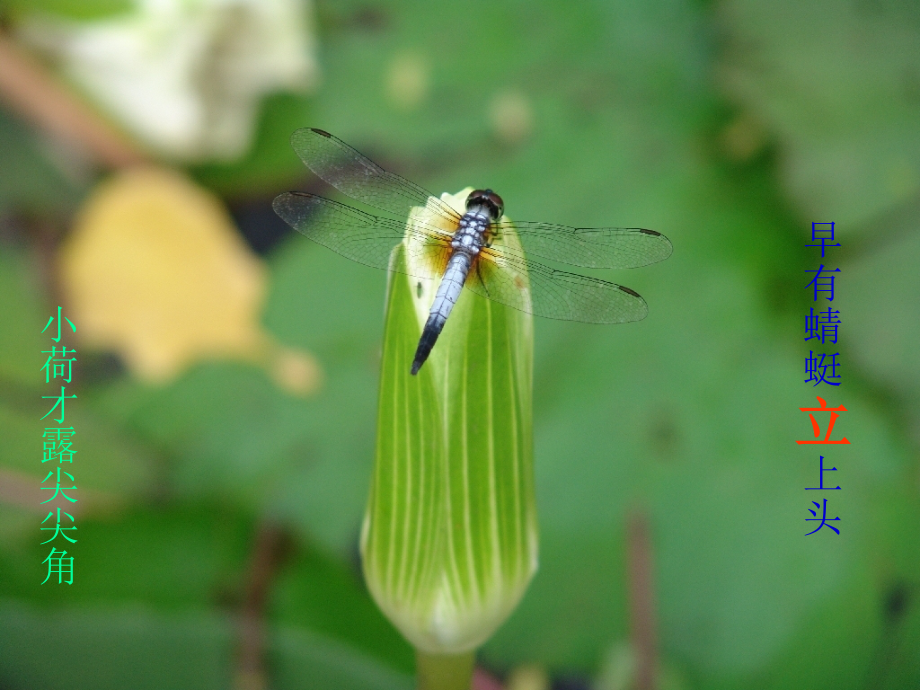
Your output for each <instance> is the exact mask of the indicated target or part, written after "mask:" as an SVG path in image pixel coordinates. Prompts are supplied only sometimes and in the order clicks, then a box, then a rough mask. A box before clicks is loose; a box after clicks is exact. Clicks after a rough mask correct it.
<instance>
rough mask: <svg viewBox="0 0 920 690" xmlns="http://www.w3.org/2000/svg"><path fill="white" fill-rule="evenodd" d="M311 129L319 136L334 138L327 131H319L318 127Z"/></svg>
mask: <svg viewBox="0 0 920 690" xmlns="http://www.w3.org/2000/svg"><path fill="white" fill-rule="evenodd" d="M310 129H312V130H313V131H314V132H316V133H317V134H319V135H321V136H324V137H326V138H327V139H330V138H332V135H331V134H329V132H327V131H326V130H324V129H317V128H316V127H311V128H310Z"/></svg>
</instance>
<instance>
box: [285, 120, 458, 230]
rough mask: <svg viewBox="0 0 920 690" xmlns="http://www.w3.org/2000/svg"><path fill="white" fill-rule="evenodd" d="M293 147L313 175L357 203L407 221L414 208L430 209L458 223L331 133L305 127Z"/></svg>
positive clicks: (414, 186)
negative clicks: (411, 209)
mask: <svg viewBox="0 0 920 690" xmlns="http://www.w3.org/2000/svg"><path fill="white" fill-rule="evenodd" d="M291 146H293V147H294V151H296V152H297V155H298V156H299V157H300V160H302V161H303V162H304V164H305V165H306V166H307V167H308V168H310V170H312V171H313V172H314V173H316V174H317V175H319V176H320V177H321V178H323V179H324V180H325V181H326V182H328V183H329V184H331V185H332V186H333V187H335V188H336V189H338V190H339V191H340V192H342V193H343V194H346V195H348V196H350V197H351V198H352V199H354V200H355V201H360V202H361V203H364V204H367V205H368V206H373V207H374V208H379V209H380V210H381V211H386V212H388V213H392V214H393V215H395V216H397V217H398V218H406V217H407V216H408V215H409V209H410V208H412V207H413V206H422V207H428V208H429V209H430V210H432V211H434V212H435V213H438V214H439V215H441V216H443V217H445V218H447V219H450V220H457V219H459V217H460V216H459V215H458V214H457V213H456V211H454V210H453V209H452V208H450V207H449V206H448V205H447V204H445V203H444V202H442V201H441V200H440V199H438V198H437V197H435V196H433V195H432V194H430V193H429V192H427V191H426V190H424V189H423V188H421V187H419V186H418V185H417V184H415V183H414V182H410V181H409V180H406V179H404V178H402V177H400V176H399V175H396V174H394V173H391V172H387V171H386V170H384V169H383V168H381V167H380V166H379V165H377V164H376V163H374V161H372V160H371V159H370V158H368V157H367V156H364V155H362V154H360V153H358V152H357V151H355V150H354V149H353V148H351V146H349V145H348V144H346V143H345V142H344V141H342V140H341V139H338V138H336V137H334V136H332V135H331V134H329V132H324V131H323V130H321V129H313V128H310V127H305V128H303V129H298V130H297V131H296V132H294V134H293V135H291Z"/></svg>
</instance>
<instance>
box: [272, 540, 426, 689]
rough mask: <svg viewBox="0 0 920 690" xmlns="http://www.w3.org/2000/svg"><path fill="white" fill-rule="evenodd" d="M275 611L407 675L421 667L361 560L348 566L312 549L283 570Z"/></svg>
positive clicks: (294, 623)
mask: <svg viewBox="0 0 920 690" xmlns="http://www.w3.org/2000/svg"><path fill="white" fill-rule="evenodd" d="M354 555H355V556H357V553H355V554H354ZM271 611H272V619H273V620H275V621H276V622H277V623H279V624H287V625H292V626H298V627H301V628H307V629H310V630H314V631H316V632H319V633H322V634H323V635H327V636H329V637H330V638H334V639H338V640H340V641H343V642H346V643H347V644H349V645H350V646H352V647H353V648H355V649H358V650H361V651H362V652H364V653H366V654H369V655H371V656H374V657H375V658H377V659H379V660H380V661H381V662H383V663H385V664H386V665H388V666H391V667H393V668H396V669H399V670H400V671H403V672H405V673H411V672H412V671H413V669H414V667H415V658H414V655H413V651H412V648H411V647H410V646H409V644H408V643H407V642H406V641H405V640H404V639H403V638H402V636H401V635H400V634H399V633H398V632H397V631H396V629H395V628H394V627H393V626H392V625H391V624H390V623H389V621H387V620H386V618H384V617H383V614H382V613H381V612H380V609H378V608H377V605H376V604H374V602H373V601H372V600H371V598H370V596H369V595H368V592H367V588H366V587H365V586H364V583H363V581H362V579H361V575H360V573H359V572H358V570H357V564H355V567H353V568H347V567H346V566H345V565H343V564H342V563H339V562H337V561H335V560H332V559H331V558H329V557H328V556H325V555H323V554H322V553H320V552H319V551H317V550H316V549H310V548H308V549H307V551H306V553H300V554H298V555H297V556H296V557H295V558H294V559H293V561H292V562H291V563H289V564H287V565H286V566H285V567H284V568H283V569H282V570H281V572H279V574H278V577H277V579H276V581H275V584H274V586H273V588H272V603H271Z"/></svg>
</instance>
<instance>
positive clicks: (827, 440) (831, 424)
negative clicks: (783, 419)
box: [796, 396, 850, 445]
mask: <svg viewBox="0 0 920 690" xmlns="http://www.w3.org/2000/svg"><path fill="white" fill-rule="evenodd" d="M815 397H817V396H815ZM818 402H819V403H821V407H800V408H799V409H800V410H801V411H802V412H808V413H809V414H808V417H809V419H811V427H812V429H814V430H815V438H816V439H819V440H817V441H796V443H798V444H803V443H810V444H828V445H832V444H843V443H846V444H849V443H850V442H849V441H847V440H846V439H845V438H844V439H841V440H839V441H831V440H830V438H831V432H832V431H833V430H834V422H835V421H837V417H839V416H840V415H839V414H837V413H838V412H846V411H847V408H845V407H844V406H843V405H841V406H840V407H828V406H827V403H826V402H825V401H824V398H818ZM812 412H830V413H831V420H830V422H828V425H827V433H826V434H825V435H824V439H823V440H822V439H820V438H819V437H820V436H821V429H820V428H819V427H818V422H817V421H816V420H815V416H814V415H813V414H811V413H812Z"/></svg>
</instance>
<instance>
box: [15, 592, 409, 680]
mask: <svg viewBox="0 0 920 690" xmlns="http://www.w3.org/2000/svg"><path fill="white" fill-rule="evenodd" d="M237 636H238V631H237V629H236V627H235V625H234V623H233V620H232V619H231V618H230V617H228V616H222V615H217V614H194V613H193V614H162V613H153V612H150V611H147V610H145V609H144V608H131V609H124V608H120V607H94V608H86V609H71V610H65V611H44V610H40V609H37V608H32V607H27V606H25V605H23V604H20V603H16V602H10V601H3V602H2V603H0V637H2V638H3V639H4V640H5V641H6V642H5V644H3V645H2V646H0V679H2V681H3V683H4V684H5V685H9V686H10V687H35V688H47V689H48V690H57V689H58V688H60V689H61V690H64V689H66V690H81V689H83V688H87V689H92V690H109V689H111V690H115V689H118V690H122V689H123V688H132V689H137V690H145V689H146V688H151V689H153V688H157V689H159V688H185V689H187V690H197V689H198V688H214V689H215V690H216V689H217V688H227V687H231V686H232V684H233V670H232V669H233V659H234V654H235V648H236V646H237V639H238V638H237ZM269 640H270V647H269V649H268V655H269V659H270V661H271V664H270V667H271V669H272V681H271V684H272V687H274V688H278V689H279V690H286V689H288V688H291V689H293V688H339V689H341V690H409V689H410V688H411V687H412V683H411V681H410V679H409V678H408V677H407V676H404V675H402V674H399V673H396V672H394V671H391V670H389V669H387V668H385V667H383V666H381V665H380V664H378V663H376V662H374V661H371V660H369V659H367V658H366V657H364V656H362V655H361V654H359V653H357V652H355V651H353V650H351V649H349V648H348V647H345V646H343V645H341V644H337V643H334V642H332V641H330V640H326V639H324V638H323V637H321V636H319V635H316V634H313V633H310V632H308V631H305V630H296V629H291V628H277V629H273V630H271V631H270V634H269ZM49 641H53V644H49Z"/></svg>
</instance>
